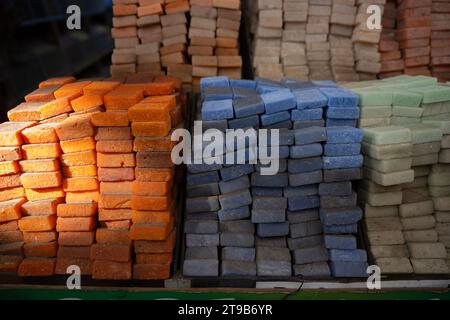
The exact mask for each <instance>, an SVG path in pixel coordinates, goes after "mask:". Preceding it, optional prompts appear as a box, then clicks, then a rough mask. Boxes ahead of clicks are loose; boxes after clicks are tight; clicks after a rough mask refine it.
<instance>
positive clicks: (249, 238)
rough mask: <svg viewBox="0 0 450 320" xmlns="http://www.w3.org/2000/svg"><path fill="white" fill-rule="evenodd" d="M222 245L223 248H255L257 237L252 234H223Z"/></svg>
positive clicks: (221, 236) (221, 235) (221, 237)
mask: <svg viewBox="0 0 450 320" xmlns="http://www.w3.org/2000/svg"><path fill="white" fill-rule="evenodd" d="M220 245H221V246H222V247H240V248H252V247H254V246H255V236H254V235H253V234H251V233H235V232H222V233H221V234H220Z"/></svg>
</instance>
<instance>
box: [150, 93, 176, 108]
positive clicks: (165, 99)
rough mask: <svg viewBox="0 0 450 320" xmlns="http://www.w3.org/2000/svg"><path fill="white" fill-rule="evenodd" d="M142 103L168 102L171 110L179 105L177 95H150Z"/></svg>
mask: <svg viewBox="0 0 450 320" xmlns="http://www.w3.org/2000/svg"><path fill="white" fill-rule="evenodd" d="M142 103H164V104H165V103H168V104H169V107H170V110H173V109H174V108H175V107H176V106H177V98H176V96H175V95H166V96H150V97H147V98H145V99H144V100H142Z"/></svg>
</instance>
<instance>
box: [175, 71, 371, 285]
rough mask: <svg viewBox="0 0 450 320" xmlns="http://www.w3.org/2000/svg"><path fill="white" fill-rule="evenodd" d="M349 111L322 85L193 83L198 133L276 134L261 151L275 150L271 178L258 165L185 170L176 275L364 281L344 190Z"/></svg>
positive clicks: (358, 160)
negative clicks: (182, 249)
mask: <svg viewBox="0 0 450 320" xmlns="http://www.w3.org/2000/svg"><path fill="white" fill-rule="evenodd" d="M357 105H358V97H357V96H356V95H355V94H353V93H352V92H350V91H349V90H346V89H342V88H339V87H337V86H336V84H334V83H333V82H330V81H318V82H299V81H295V80H290V79H285V80H284V81H283V82H274V81H270V80H266V79H259V78H258V79H257V80H256V81H248V80H229V79H228V78H225V77H215V78H204V79H202V96H201V102H200V105H199V112H198V114H197V119H198V120H202V125H203V131H206V130H208V129H212V128H216V129H218V130H220V131H222V132H224V131H226V129H239V128H241V129H247V128H255V129H257V132H259V131H258V129H279V141H270V143H269V144H275V145H276V146H277V147H278V152H279V157H278V159H277V160H279V170H278V173H277V174H275V175H264V174H263V170H262V169H263V168H265V167H267V165H266V164H263V163H262V162H261V161H257V163H256V164H250V163H247V164H240V165H236V164H234V163H225V164H211V162H209V161H206V160H204V161H203V162H202V161H200V163H198V164H192V165H188V177H187V199H186V220H185V230H184V231H185V234H186V247H187V248H186V254H185V261H184V263H183V274H184V275H185V276H192V277H195V276H218V275H222V276H249V275H251V276H272V277H289V276H291V275H296V276H303V277H316V278H318V277H330V276H335V277H361V276H362V277H364V276H366V267H367V255H366V253H365V250H358V249H357V239H356V234H357V232H358V226H357V224H358V221H359V220H360V219H361V218H362V212H361V209H360V208H358V207H357V206H356V193H355V192H354V191H353V188H352V183H351V181H352V180H358V179H360V178H361V166H362V160H363V159H362V156H361V153H360V150H361V148H360V143H361V140H362V131H361V130H360V129H357V128H355V125H356V122H357V121H356V119H357V118H358V115H359V108H358V107H357ZM324 117H326V121H327V126H326V127H325V119H324ZM270 134H271V133H270V131H269V136H270ZM205 147H206V144H203V145H202V146H200V145H194V149H197V150H200V151H202V150H204V149H205ZM241 149H242V150H240V151H243V152H244V154H245V155H246V159H247V160H251V159H254V157H255V156H256V154H255V153H254V152H252V150H253V149H252V148H251V146H250V145H246V146H245V147H242V146H241ZM226 150H227V151H226V152H229V151H231V150H233V149H231V148H230V147H228V146H227V149H226ZM194 151H195V150H194ZM194 154H195V152H194ZM199 160H201V159H199ZM209 160H211V159H209ZM259 160H261V159H259ZM207 163H209V164H207ZM324 233H325V236H324ZM255 234H256V235H255ZM329 261H330V264H329Z"/></svg>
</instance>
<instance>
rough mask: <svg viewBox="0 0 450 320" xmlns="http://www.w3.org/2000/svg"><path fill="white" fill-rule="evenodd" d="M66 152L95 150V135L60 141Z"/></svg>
mask: <svg viewBox="0 0 450 320" xmlns="http://www.w3.org/2000/svg"><path fill="white" fill-rule="evenodd" d="M60 145H61V149H62V151H63V152H64V153H75V152H81V151H89V150H95V140H94V138H93V137H85V138H80V139H73V140H65V141H61V142H60Z"/></svg>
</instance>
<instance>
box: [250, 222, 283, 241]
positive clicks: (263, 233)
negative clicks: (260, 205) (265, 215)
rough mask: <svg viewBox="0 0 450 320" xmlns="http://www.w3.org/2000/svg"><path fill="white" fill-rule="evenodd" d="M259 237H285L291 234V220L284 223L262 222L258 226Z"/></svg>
mask: <svg viewBox="0 0 450 320" xmlns="http://www.w3.org/2000/svg"><path fill="white" fill-rule="evenodd" d="M256 233H257V235H258V236H259V237H263V238H265V237H283V236H287V235H288V234H289V222H282V223H260V224H258V226H257V227H256Z"/></svg>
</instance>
